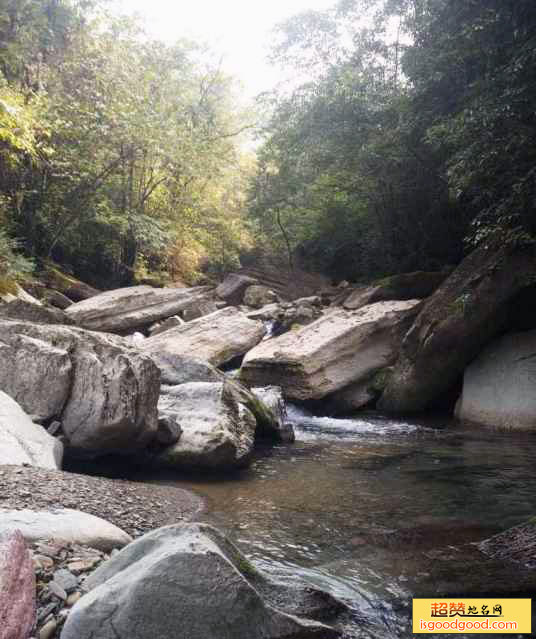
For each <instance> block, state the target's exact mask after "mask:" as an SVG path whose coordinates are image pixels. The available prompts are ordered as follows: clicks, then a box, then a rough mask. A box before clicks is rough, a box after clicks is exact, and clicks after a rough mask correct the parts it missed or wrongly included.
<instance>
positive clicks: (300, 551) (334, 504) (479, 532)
mask: <svg viewBox="0 0 536 639" xmlns="http://www.w3.org/2000/svg"><path fill="white" fill-rule="evenodd" d="M289 417H290V419H291V420H292V421H293V422H294V424H295V428H296V434H297V440H298V441H297V443H296V444H295V445H294V446H290V447H289V446H278V447H275V448H266V449H264V450H262V449H261V450H260V451H259V454H258V457H257V459H256V461H255V462H254V464H253V466H252V467H251V468H250V469H249V470H247V471H245V472H244V473H243V474H241V475H240V477H239V478H232V479H227V480H221V479H220V480H219V481H217V482H208V481H195V482H185V481H181V482H180V484H181V485H183V486H184V485H187V486H191V487H192V488H194V489H195V490H196V491H198V492H199V493H201V494H203V495H204V496H205V497H206V499H207V501H208V507H209V508H208V512H209V514H208V515H207V518H208V520H209V521H210V522H211V523H214V524H216V525H217V526H219V527H220V528H222V529H223V530H224V531H226V532H227V533H228V534H229V535H230V536H231V538H232V539H233V540H234V541H235V542H236V543H237V544H238V545H239V546H240V548H241V549H242V550H243V551H244V552H245V553H246V554H247V555H248V557H249V558H250V559H251V560H253V561H255V562H256V563H257V564H258V565H259V566H260V567H262V568H264V569H265V570H267V571H269V572H271V573H272V574H274V575H276V576H279V577H282V578H285V579H286V580H288V579H298V580H303V581H306V582H309V583H314V584H316V585H318V586H320V587H322V588H325V589H329V590H330V591H331V592H333V593H334V594H336V595H338V596H339V597H343V598H344V599H346V600H347V601H348V602H349V603H350V604H351V605H352V607H353V608H354V609H355V611H356V614H357V615H359V621H356V622H355V623H353V624H350V625H349V626H348V627H347V628H346V636H347V637H358V636H373V637H381V636H385V637H403V636H411V634H410V631H409V627H408V622H409V608H408V606H409V604H410V601H411V596H412V594H415V593H417V594H420V595H421V596H433V595H435V594H438V595H439V594H442V595H448V594H450V595H453V596H456V595H461V594H466V593H469V592H471V593H484V592H488V593H496V594H503V595H504V594H505V592H517V591H522V590H523V589H525V590H530V589H531V588H532V582H533V578H532V574H530V573H528V572H527V574H522V572H523V571H522V569H520V568H519V567H513V568H512V567H511V566H503V565H499V564H496V563H493V562H486V561H485V560H484V558H483V557H482V556H481V555H480V553H478V551H477V550H476V549H475V548H474V547H473V546H471V545H470V544H471V542H475V541H478V540H481V539H483V538H485V537H487V536H489V535H490V534H493V533H494V532H497V531H499V530H503V529H504V528H507V527H508V526H510V525H514V524H517V523H519V522H521V521H522V520H524V519H525V518H527V517H529V516H532V515H533V514H534V513H535V512H536V474H535V473H534V470H533V469H534V464H535V458H536V446H535V444H536V440H535V439H534V437H529V436H521V435H512V434H500V433H491V432H482V431H480V432H471V431H464V430H461V429H460V428H456V427H454V426H453V425H449V427H448V428H446V429H445V428H443V429H441V428H436V427H434V428H431V427H429V426H427V425H426V424H416V423H406V422H401V421H393V420H389V419H384V418H380V417H378V416H374V415H369V416H365V417H363V418H359V419H343V420H340V419H331V418H316V417H313V416H311V415H308V414H307V413H305V412H304V411H301V410H299V409H296V408H292V407H291V408H290V410H289ZM443 425H444V424H443ZM363 619H368V622H369V624H368V625H367V624H364V623H363ZM370 624H372V625H370ZM473 636H475V635H473ZM510 636H511V635H510Z"/></svg>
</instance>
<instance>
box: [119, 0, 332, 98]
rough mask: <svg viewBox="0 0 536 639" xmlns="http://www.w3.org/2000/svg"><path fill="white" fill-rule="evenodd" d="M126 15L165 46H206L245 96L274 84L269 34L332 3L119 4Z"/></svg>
mask: <svg viewBox="0 0 536 639" xmlns="http://www.w3.org/2000/svg"><path fill="white" fill-rule="evenodd" d="M117 2H118V3H119V4H120V6H121V8H122V10H123V11H124V12H125V13H139V14H140V15H142V16H143V18H144V22H145V26H146V29H147V31H148V32H149V33H150V34H151V35H154V36H156V37H158V38H159V39H163V40H165V41H166V42H173V41H174V40H177V39H178V38H181V37H184V36H187V37H192V38H195V39H199V40H201V41H205V42H207V43H208V44H210V46H211V48H212V49H213V50H215V51H216V52H217V53H221V54H222V55H223V56H224V59H223V67H224V69H225V70H226V71H228V72H230V73H232V74H233V75H235V76H237V77H238V78H239V79H240V80H241V81H242V82H243V84H244V88H245V91H246V93H247V94H249V95H256V94H257V93H260V92H261V91H265V90H267V89H270V88H272V87H273V86H274V85H275V84H276V83H277V79H278V78H277V71H276V70H275V69H274V68H272V67H270V65H269V64H268V63H267V62H266V55H267V50H268V46H269V45H270V38H271V30H272V28H273V27H274V26H275V25H276V24H277V23H278V22H281V21H282V20H285V19H286V18H289V17H290V16H292V15H294V14H296V13H298V12H300V11H304V10H306V9H325V8H327V7H330V6H331V5H332V4H333V0H270V1H269V2H264V1H263V2H261V1H260V0H193V1H192V0H188V1H186V0H150V1H147V0H117Z"/></svg>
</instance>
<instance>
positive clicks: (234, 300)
mask: <svg viewBox="0 0 536 639" xmlns="http://www.w3.org/2000/svg"><path fill="white" fill-rule="evenodd" d="M255 284H258V281H257V280H256V279H254V278H253V277H249V276H247V275H238V274H236V273H230V274H229V275H228V276H227V277H226V278H225V279H224V280H223V282H222V283H221V284H220V285H219V286H218V288H217V289H216V295H217V296H218V297H219V298H220V299H222V300H225V301H226V302H227V303H228V304H233V305H238V304H242V301H243V299H244V294H245V292H246V289H248V288H249V287H250V286H254V285H255Z"/></svg>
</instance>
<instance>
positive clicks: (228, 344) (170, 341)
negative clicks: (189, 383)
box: [140, 307, 266, 367]
mask: <svg viewBox="0 0 536 639" xmlns="http://www.w3.org/2000/svg"><path fill="white" fill-rule="evenodd" d="M265 333H266V329H265V328H264V325H263V324H262V322H259V321H255V320H250V319H248V318H247V317H246V316H245V315H244V314H243V313H241V312H240V311H239V310H238V309H237V308H234V307H228V308H224V309H222V310H221V311H216V313H212V314H210V315H205V317H201V318H199V319H196V320H193V321H192V322H188V323H187V324H184V325H183V326H177V327H176V328H172V329H170V330H169V331H166V332H165V333H161V334H160V335H156V336H155V337H150V338H149V339H147V340H145V342H144V343H143V344H142V346H141V347H140V348H141V351H142V352H143V353H145V354H147V355H149V356H150V357H152V358H153V360H154V362H155V363H156V365H157V366H159V367H163V361H164V360H168V361H169V358H170V357H174V356H188V357H194V358H196V359H198V360H204V361H207V362H209V363H210V364H212V365H213V366H221V365H222V364H225V363H226V362H229V361H230V360H232V359H234V358H235V357H239V356H241V355H244V353H246V352H247V351H249V350H250V349H251V348H253V347H254V346H255V345H256V344H258V343H259V342H260V341H261V340H262V338H263V337H264V335H265Z"/></svg>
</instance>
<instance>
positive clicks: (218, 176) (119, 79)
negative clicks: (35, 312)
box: [0, 0, 536, 288]
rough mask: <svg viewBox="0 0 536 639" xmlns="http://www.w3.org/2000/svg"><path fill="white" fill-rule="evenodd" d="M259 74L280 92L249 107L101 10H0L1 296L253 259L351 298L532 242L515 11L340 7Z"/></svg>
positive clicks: (527, 73) (415, 1)
mask: <svg viewBox="0 0 536 639" xmlns="http://www.w3.org/2000/svg"><path fill="white" fill-rule="evenodd" d="M271 59H272V62H273V64H274V65H276V66H277V67H278V68H279V69H281V78H282V79H281V82H280V84H279V86H278V87H277V89H276V90H274V91H272V92H270V93H267V94H263V95H261V96H259V97H258V99H257V101H256V103H255V104H247V102H246V101H245V100H244V99H242V97H241V95H240V88H239V86H238V85H237V83H236V82H235V81H234V80H233V78H231V77H229V76H227V75H226V74H225V73H224V72H222V70H221V65H220V64H219V62H218V60H217V57H216V56H215V55H214V52H211V51H210V50H209V48H207V47H206V46H204V45H201V44H198V43H194V42H189V41H184V40H183V41H179V42H177V43H176V45H174V46H169V45H166V44H163V43H161V42H156V41H152V40H151V39H150V38H149V37H148V36H147V35H145V34H144V31H143V25H142V24H140V22H139V21H137V20H136V19H134V18H125V17H120V16H119V17H118V16H117V15H115V14H114V13H113V12H112V11H110V3H109V2H105V1H100V0H3V2H2V3H1V7H0V140H1V146H0V165H1V170H0V223H1V226H0V277H2V279H3V281H4V282H5V285H8V283H9V282H10V281H12V280H16V279H21V278H22V279H24V278H28V277H31V274H32V272H33V271H35V270H36V269H37V270H38V269H39V268H40V266H41V265H42V264H44V263H47V262H53V263H57V264H60V265H62V267H63V268H64V269H65V270H66V271H68V272H71V273H73V274H75V275H76V276H78V277H81V278H82V279H85V280H86V281H88V282H90V283H91V284H93V285H95V286H98V287H99V288H114V287H117V286H125V285H128V284H132V283H136V282H145V281H149V282H151V283H157V284H158V283H166V282H170V281H174V280H180V281H184V282H186V283H189V284H191V283H196V282H202V281H204V280H207V279H208V280H210V279H214V280H217V279H218V278H221V277H222V276H223V275H224V274H225V273H226V272H228V271H229V270H232V269H233V268H236V267H237V266H238V265H239V264H240V262H242V263H243V264H248V263H251V262H253V261H255V260H258V259H261V258H262V259H268V260H270V261H271V262H273V263H275V264H282V265H284V266H288V267H290V268H293V267H294V266H295V265H298V266H300V267H302V268H306V269H308V270H311V271H319V272H322V273H324V274H326V275H328V276H329V277H331V278H332V279H333V280H334V281H335V282H337V281H340V280H343V279H348V280H351V281H357V282H359V281H366V280H370V279H371V278H374V277H383V276H387V275H391V274H396V273H403V272H408V271H415V270H441V269H443V268H450V267H452V266H453V265H456V264H457V263H459V262H460V260H461V259H462V257H463V256H464V254H466V253H467V251H468V250H470V249H472V248H473V247H475V246H477V245H479V244H481V243H483V242H486V241H487V240H488V238H490V237H491V236H493V235H495V234H497V233H500V234H502V237H503V238H504V240H505V241H508V242H513V243H520V242H521V243H532V242H533V241H534V235H535V233H536V218H535V216H534V202H535V195H536V190H535V189H536V163H535V160H536V112H535V107H534V103H535V96H536V6H535V5H534V3H533V2H532V1H531V0H470V1H468V0H341V1H340V2H339V3H338V4H336V5H335V6H334V7H333V8H332V9H330V10H328V11H306V12H304V13H302V14H299V15H296V16H295V17H293V18H291V19H290V20H288V21H287V22H286V23H284V24H280V25H279V26H278V27H277V29H276V32H275V34H274V39H273V46H272V51H271ZM253 136H254V137H255V142H254V143H253V144H252V143H251V139H252V137H253ZM248 140H249V142H248Z"/></svg>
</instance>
